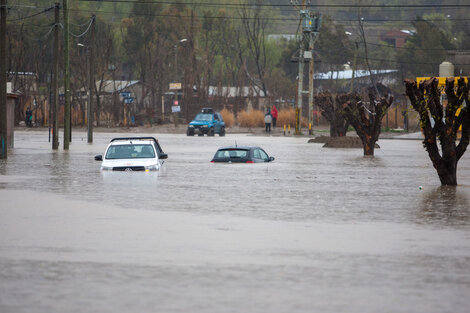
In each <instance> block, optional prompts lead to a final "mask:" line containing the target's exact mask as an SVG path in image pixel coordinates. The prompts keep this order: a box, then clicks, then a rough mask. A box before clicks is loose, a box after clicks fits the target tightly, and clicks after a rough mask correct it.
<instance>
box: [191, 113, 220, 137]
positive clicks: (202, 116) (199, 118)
mask: <svg viewBox="0 0 470 313" xmlns="http://www.w3.org/2000/svg"><path fill="white" fill-rule="evenodd" d="M195 134H198V135H199V136H204V135H205V134H207V136H214V135H215V134H219V136H225V123H224V119H223V118H222V115H221V114H220V113H219V112H214V110H213V109H211V108H204V109H202V110H201V112H199V113H198V114H197V115H196V117H195V118H194V119H193V120H192V122H191V123H189V125H188V130H187V131H186V135H187V136H194V135H195Z"/></svg>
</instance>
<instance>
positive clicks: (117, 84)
mask: <svg viewBox="0 0 470 313" xmlns="http://www.w3.org/2000/svg"><path fill="white" fill-rule="evenodd" d="M139 82H140V81H139V80H104V81H103V86H102V87H101V91H102V92H108V93H114V92H118V91H121V90H123V89H126V88H129V87H131V86H133V85H135V84H138V83H139ZM100 84H101V81H97V82H96V87H97V88H100Z"/></svg>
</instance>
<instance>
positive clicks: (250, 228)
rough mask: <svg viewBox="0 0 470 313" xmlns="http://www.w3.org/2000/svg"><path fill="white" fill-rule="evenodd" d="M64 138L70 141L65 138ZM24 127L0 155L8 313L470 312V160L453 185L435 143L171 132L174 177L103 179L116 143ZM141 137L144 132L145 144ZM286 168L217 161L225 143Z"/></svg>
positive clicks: (164, 141)
mask: <svg viewBox="0 0 470 313" xmlns="http://www.w3.org/2000/svg"><path fill="white" fill-rule="evenodd" d="M61 135H62V134H61ZM73 135H74V137H73V141H72V144H71V149H70V151H63V150H62V146H61V149H60V150H59V151H52V150H51V144H50V143H49V142H48V135H47V132H43V131H17V132H16V133H15V148H14V149H12V150H10V154H9V158H8V159H7V160H0V312H2V313H3V312H64V311H66V312H190V311H191V312H214V313H215V312H453V313H455V312H467V311H468V308H469V307H470V299H469V298H468V294H470V154H469V153H468V152H467V154H466V155H464V157H463V158H462V159H461V161H460V162H459V167H458V182H459V186H457V187H441V186H440V183H439V179H438V177H437V174H436V172H435V170H434V168H433V167H432V164H431V162H430V160H429V158H428V156H427V153H426V151H425V150H424V149H423V147H422V144H421V141H419V140H398V139H393V140H381V141H380V142H379V144H380V146H381V149H376V151H375V152H376V155H375V157H373V158H371V157H363V156H362V149H326V148H322V145H321V144H309V143H307V139H306V138H294V137H271V136H251V135H246V134H227V136H225V137H218V136H216V137H186V136H184V135H176V134H139V135H151V136H156V137H158V139H159V141H160V144H161V146H162V148H163V150H164V152H166V153H168V154H169V158H168V160H166V161H165V164H164V166H163V169H162V170H161V171H160V172H150V173H141V172H130V173H129V172H119V173H118V172H116V173H113V172H100V170H99V167H100V162H97V161H94V158H93V157H94V155H96V154H102V153H104V150H105V148H106V145H107V144H108V143H109V141H110V139H112V138H113V137H123V136H128V135H129V134H124V133H122V134H117V133H95V136H94V143H93V144H92V145H89V144H87V143H86V140H87V134H86V133H85V132H74V134H73ZM131 135H132V136H134V135H136V134H131ZM234 144H238V145H259V146H261V147H263V148H264V149H265V150H266V152H267V153H268V154H269V155H272V156H274V157H275V158H276V159H275V161H274V162H272V163H262V164H213V163H210V162H209V161H210V159H211V158H212V156H213V154H214V153H215V151H216V150H217V148H219V147H221V146H227V145H234Z"/></svg>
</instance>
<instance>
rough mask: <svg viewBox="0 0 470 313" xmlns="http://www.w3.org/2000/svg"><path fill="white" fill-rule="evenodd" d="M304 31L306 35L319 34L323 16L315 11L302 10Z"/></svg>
mask: <svg viewBox="0 0 470 313" xmlns="http://www.w3.org/2000/svg"><path fill="white" fill-rule="evenodd" d="M300 16H301V17H302V30H303V32H304V33H312V32H313V33H318V32H319V31H320V27H321V15H320V14H315V13H314V12H313V11H306V10H301V11H300Z"/></svg>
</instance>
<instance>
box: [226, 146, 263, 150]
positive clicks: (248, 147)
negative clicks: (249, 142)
mask: <svg viewBox="0 0 470 313" xmlns="http://www.w3.org/2000/svg"><path fill="white" fill-rule="evenodd" d="M227 149H241V150H251V149H261V148H260V147H258V146H228V147H223V148H219V150H227Z"/></svg>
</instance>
